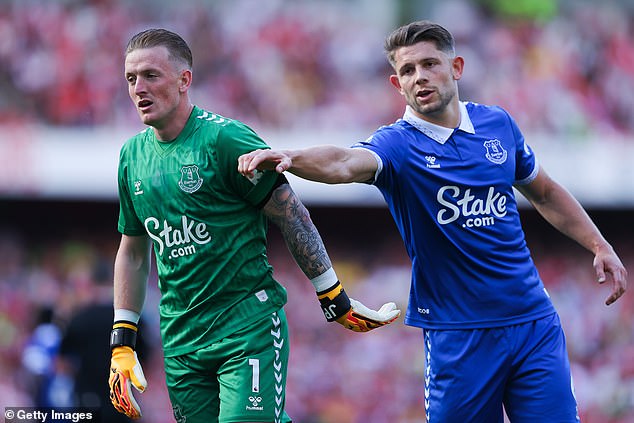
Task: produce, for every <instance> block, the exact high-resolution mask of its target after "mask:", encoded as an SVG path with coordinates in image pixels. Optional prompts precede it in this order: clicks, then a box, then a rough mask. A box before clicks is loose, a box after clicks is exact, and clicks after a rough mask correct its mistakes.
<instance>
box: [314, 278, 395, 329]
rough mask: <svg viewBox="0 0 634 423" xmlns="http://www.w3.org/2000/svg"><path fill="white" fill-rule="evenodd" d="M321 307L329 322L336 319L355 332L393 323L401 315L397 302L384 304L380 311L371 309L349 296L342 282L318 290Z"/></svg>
mask: <svg viewBox="0 0 634 423" xmlns="http://www.w3.org/2000/svg"><path fill="white" fill-rule="evenodd" d="M317 298H319V303H320V304H321V309H322V311H323V312H324V316H326V320H327V321H329V322H332V321H336V322H337V323H339V324H341V325H343V327H345V328H347V329H350V330H352V331H355V332H368V331H371V330H372V329H376V328H378V327H381V326H385V325H387V324H389V323H392V322H393V321H394V320H396V319H397V318H398V316H400V315H401V310H398V309H397V308H396V304H394V303H387V304H384V305H383V306H382V307H381V308H380V309H379V310H378V311H375V310H371V309H369V308H368V307H366V306H364V305H363V304H361V302H359V301H357V300H353V299H351V298H348V295H347V294H346V291H344V289H343V286H342V285H341V282H339V281H337V282H336V283H335V284H334V285H332V286H331V287H329V288H327V289H325V290H323V291H319V292H317Z"/></svg>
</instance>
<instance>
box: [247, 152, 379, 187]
mask: <svg viewBox="0 0 634 423" xmlns="http://www.w3.org/2000/svg"><path fill="white" fill-rule="evenodd" d="M377 168H378V164H377V161H376V158H375V157H374V155H373V154H372V153H371V152H370V151H369V150H366V149H365V148H347V147H337V146H334V145H320V146H315V147H309V148H305V149H302V150H255V151H252V152H250V153H248V154H244V155H242V156H240V158H239V159H238V171H239V172H240V173H241V174H243V175H245V176H252V174H253V171H254V170H256V169H258V170H273V169H274V170H275V171H276V172H278V173H282V172H284V171H289V172H291V173H293V174H294V175H297V176H299V177H300V178H304V179H308V180H311V181H317V182H325V183H328V184H343V183H349V182H368V181H371V180H373V179H374V174H375V173H376V171H377Z"/></svg>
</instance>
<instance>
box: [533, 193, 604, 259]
mask: <svg viewBox="0 0 634 423" xmlns="http://www.w3.org/2000/svg"><path fill="white" fill-rule="evenodd" d="M533 205H534V206H535V208H536V209H537V211H538V212H539V213H540V214H541V215H542V216H543V217H544V219H545V220H546V221H547V222H549V223H550V224H551V225H552V226H553V227H555V228H556V229H557V230H559V231H560V232H561V233H563V234H564V235H566V236H567V237H569V238H571V239H572V240H574V241H576V242H577V243H579V244H580V245H581V246H582V247H584V248H586V249H587V250H589V251H590V252H592V253H593V254H595V255H596V254H598V253H599V252H600V251H605V250H610V249H612V247H611V246H610V244H609V243H608V242H607V241H606V239H605V238H604V237H603V235H602V234H601V232H600V231H599V229H598V228H597V226H596V225H595V224H594V222H593V221H592V219H591V218H590V216H588V214H587V213H586V211H585V210H584V209H583V207H582V206H581V204H579V202H578V201H577V200H576V199H575V198H574V197H573V196H572V195H571V194H570V193H569V192H568V191H567V190H566V189H564V188H563V187H561V186H557V187H556V188H554V189H552V190H550V191H549V192H548V194H547V195H546V196H545V198H544V200H543V201H541V202H534V203H533Z"/></svg>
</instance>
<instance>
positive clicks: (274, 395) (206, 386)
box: [165, 309, 291, 423]
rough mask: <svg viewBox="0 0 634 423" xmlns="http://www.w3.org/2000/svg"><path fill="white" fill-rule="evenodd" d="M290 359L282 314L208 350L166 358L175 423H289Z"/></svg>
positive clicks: (279, 311) (280, 311)
mask: <svg viewBox="0 0 634 423" xmlns="http://www.w3.org/2000/svg"><path fill="white" fill-rule="evenodd" d="M288 353H289V340H288V323H287V321H286V314H285V313H284V310H283V309H280V310H278V311H277V312H275V313H273V314H272V315H270V316H267V317H266V318H264V319H262V320H260V321H258V322H256V323H254V324H252V325H249V326H248V327H246V328H244V329H242V330H240V331H238V332H236V333H234V334H233V335H231V336H229V337H227V338H224V339H222V340H220V341H218V342H216V343H214V344H212V345H210V346H208V347H206V348H203V349H200V350H198V351H195V352H193V353H191V354H185V355H181V356H176V357H166V358H165V375H166V380H167V390H168V393H169V397H170V400H171V402H172V408H173V410H174V418H175V419H176V422H177V423H184V422H187V423H236V422H276V423H281V422H290V421H291V419H290V418H289V417H288V415H287V414H286V412H285V411H284V402H285V398H286V374H287V367H288Z"/></svg>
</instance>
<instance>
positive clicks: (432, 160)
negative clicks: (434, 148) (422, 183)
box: [425, 156, 440, 169]
mask: <svg viewBox="0 0 634 423" xmlns="http://www.w3.org/2000/svg"><path fill="white" fill-rule="evenodd" d="M425 160H427V167H429V168H434V169H437V168H439V167H440V163H436V156H425Z"/></svg>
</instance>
